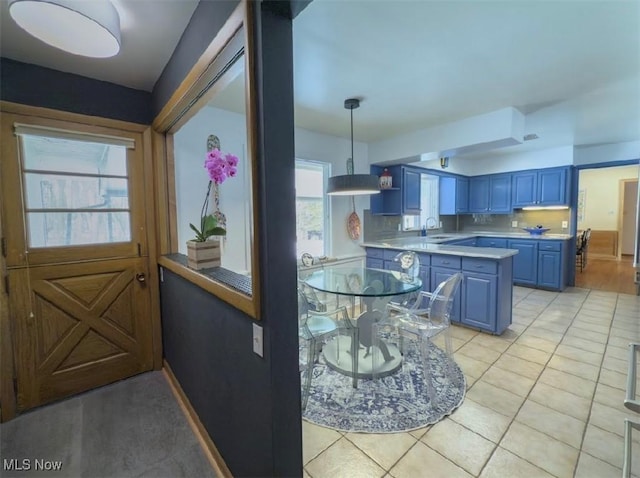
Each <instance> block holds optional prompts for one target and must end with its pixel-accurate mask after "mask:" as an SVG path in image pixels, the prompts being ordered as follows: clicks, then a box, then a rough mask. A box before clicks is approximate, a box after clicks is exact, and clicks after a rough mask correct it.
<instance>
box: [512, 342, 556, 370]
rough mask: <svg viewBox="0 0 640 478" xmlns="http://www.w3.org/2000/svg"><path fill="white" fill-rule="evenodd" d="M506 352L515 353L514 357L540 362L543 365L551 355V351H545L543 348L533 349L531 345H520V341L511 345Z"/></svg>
mask: <svg viewBox="0 0 640 478" xmlns="http://www.w3.org/2000/svg"><path fill="white" fill-rule="evenodd" d="M505 354H507V355H513V356H514V357H518V358H521V359H523V360H528V361H529V362H535V363H539V364H541V365H544V364H546V363H547V362H548V361H549V358H550V357H551V352H544V351H542V350H538V349H533V348H531V347H525V346H524V345H520V344H518V343H515V344H513V345H512V346H511V347H509V348H508V349H507V350H506V351H505Z"/></svg>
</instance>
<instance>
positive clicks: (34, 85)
mask: <svg viewBox="0 0 640 478" xmlns="http://www.w3.org/2000/svg"><path fill="white" fill-rule="evenodd" d="M0 99H2V100H4V101H11V102H13V103H20V104H24V105H30V106H41V107H45V108H51V109H54V110H61V111H70V112H72V113H80V114H84V115H90V116H100V117H102V118H110V119H116V120H122V121H130V122H133V123H140V124H150V123H151V120H152V116H151V93H149V92H146V91H141V90H134V89H133V88H126V87H124V86H120V85H114V84H113V83H108V82H106V81H99V80H94V79H92V78H86V77H84V76H79V75H74V74H72V73H65V72H62V71H58V70H52V69H50V68H44V67H42V66H36V65H30V64H28V63H21V62H19V61H14V60H10V59H8V58H0Z"/></svg>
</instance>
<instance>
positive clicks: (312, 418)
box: [300, 346, 466, 433]
mask: <svg viewBox="0 0 640 478" xmlns="http://www.w3.org/2000/svg"><path fill="white" fill-rule="evenodd" d="M300 353H301V357H306V350H304V346H303V347H302V348H301V350H300ZM302 354H304V355H302ZM429 359H430V363H431V367H432V368H431V373H432V374H433V383H434V387H435V395H436V398H435V400H430V399H429V397H428V393H427V386H426V383H425V379H424V374H423V371H422V366H421V365H420V361H419V354H418V352H417V350H415V348H411V349H410V350H409V351H408V352H406V353H405V355H404V360H403V364H402V368H401V369H400V370H398V372H396V373H395V374H393V375H390V376H388V377H385V378H382V379H380V380H370V379H360V380H359V381H358V388H357V389H354V388H353V387H352V381H351V377H348V376H346V375H342V374H340V373H338V372H336V371H334V370H332V369H330V368H329V367H327V366H326V365H325V364H324V361H323V359H322V354H321V358H320V363H317V364H316V366H315V367H314V369H313V374H314V375H313V378H312V381H311V391H310V392H309V401H308V403H307V408H306V410H305V411H304V412H303V414H302V416H303V418H304V419H305V420H307V421H309V422H312V423H315V424H317V425H321V426H324V427H329V428H333V429H335V430H340V431H345V432H362V433H397V432H404V431H409V430H415V429H417V428H422V427H424V426H426V425H430V424H432V423H436V422H438V421H440V420H442V419H443V418H444V417H445V416H447V415H449V414H451V413H452V412H453V411H454V410H455V409H456V408H458V407H459V406H460V405H461V404H462V401H463V400H464V395H465V390H466V383H465V378H464V374H463V373H462V371H461V370H460V367H459V366H458V365H457V364H455V363H453V364H451V365H452V367H451V370H452V377H453V379H452V380H450V379H448V378H447V377H446V374H445V371H446V367H447V364H448V363H450V362H449V358H448V357H447V355H446V354H445V352H444V351H443V350H441V349H439V348H437V347H431V354H430V357H429ZM304 373H305V372H302V377H301V378H302V380H303V383H304Z"/></svg>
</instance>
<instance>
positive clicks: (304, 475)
mask: <svg viewBox="0 0 640 478" xmlns="http://www.w3.org/2000/svg"><path fill="white" fill-rule="evenodd" d="M302 478H311V475H310V474H309V472H308V471H307V469H306V468H303V469H302Z"/></svg>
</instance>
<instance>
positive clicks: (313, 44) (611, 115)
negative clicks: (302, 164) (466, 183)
mask: <svg viewBox="0 0 640 478" xmlns="http://www.w3.org/2000/svg"><path fill="white" fill-rule="evenodd" d="M294 61H295V63H294V68H295V99H296V118H297V123H298V124H299V126H302V127H304V128H308V129H310V130H314V131H322V132H325V133H328V134H333V135H339V136H344V137H348V136H349V112H348V111H347V110H345V109H344V108H343V102H344V99H345V98H349V97H360V98H362V99H363V101H362V104H361V107H360V108H359V109H357V110H355V111H354V129H355V131H354V136H355V138H356V140H362V141H367V142H371V141H377V140H382V139H386V138H389V137H392V136H396V135H399V134H402V133H407V132H410V131H415V130H418V129H422V128H428V127H431V126H434V125H438V124H442V123H448V122H452V121H456V120H460V119H463V118H467V117H471V116H476V115H479V114H483V113H487V112H490V111H495V110H498V109H501V108H504V107H507V106H513V107H516V108H517V109H519V110H520V111H521V112H522V113H524V114H526V115H527V116H526V119H525V133H537V134H538V135H539V136H540V139H539V140H536V141H529V142H527V143H525V145H526V147H527V148H529V149H533V148H541V147H552V146H560V145H568V144H576V145H585V144H599V143H608V142H620V141H633V140H638V139H640V76H639V73H640V2H638V1H624V2H623V1H573V0H572V1H569V0H558V1H532V0H512V1H495V2H494V1H484V0H475V1H332V0H314V1H313V2H312V3H311V4H310V5H309V6H308V7H307V8H306V9H305V10H304V11H303V12H302V13H301V14H300V15H299V16H298V17H297V18H296V19H295V20H294ZM525 145H523V146H522V147H525ZM519 147H520V146H519ZM522 147H521V148H522ZM509 149H512V148H505V150H509Z"/></svg>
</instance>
